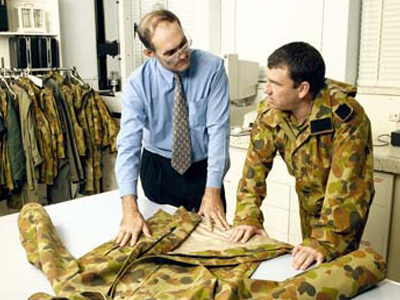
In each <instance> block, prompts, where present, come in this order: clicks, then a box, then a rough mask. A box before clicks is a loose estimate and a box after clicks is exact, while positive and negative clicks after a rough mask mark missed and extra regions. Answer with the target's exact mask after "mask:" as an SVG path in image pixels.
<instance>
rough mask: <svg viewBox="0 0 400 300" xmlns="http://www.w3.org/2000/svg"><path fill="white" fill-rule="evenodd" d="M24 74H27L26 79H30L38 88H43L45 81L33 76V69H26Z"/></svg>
mask: <svg viewBox="0 0 400 300" xmlns="http://www.w3.org/2000/svg"><path fill="white" fill-rule="evenodd" d="M23 72H24V74H25V76H24V77H26V78H28V79H29V80H30V81H32V82H33V83H34V84H35V85H36V86H38V87H40V88H43V79H42V78H39V77H37V76H35V75H33V74H31V69H30V68H26V69H25V70H24V71H23Z"/></svg>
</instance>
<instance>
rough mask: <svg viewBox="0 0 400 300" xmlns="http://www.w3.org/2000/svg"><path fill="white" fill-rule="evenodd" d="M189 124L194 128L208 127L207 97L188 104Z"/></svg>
mask: <svg viewBox="0 0 400 300" xmlns="http://www.w3.org/2000/svg"><path fill="white" fill-rule="evenodd" d="M188 107H189V124H190V125H191V126H193V127H204V126H205V125H206V108H207V97H204V98H201V99H198V100H196V101H194V102H188Z"/></svg>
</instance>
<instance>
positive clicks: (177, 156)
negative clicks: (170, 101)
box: [171, 73, 191, 175]
mask: <svg viewBox="0 0 400 300" xmlns="http://www.w3.org/2000/svg"><path fill="white" fill-rule="evenodd" d="M173 126H174V127H173V137H172V159H171V166H172V168H174V169H175V170H176V171H177V172H178V173H179V174H181V175H183V174H184V173H185V172H186V170H187V169H189V167H190V153H191V145H190V129H189V112H188V108H187V105H186V102H185V99H184V95H183V91H182V84H181V79H180V77H179V75H178V74H177V73H175V99H174V125H173Z"/></svg>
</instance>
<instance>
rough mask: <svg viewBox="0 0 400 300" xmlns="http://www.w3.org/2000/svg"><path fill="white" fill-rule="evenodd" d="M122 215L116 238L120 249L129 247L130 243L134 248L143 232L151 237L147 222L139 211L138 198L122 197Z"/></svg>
mask: <svg viewBox="0 0 400 300" xmlns="http://www.w3.org/2000/svg"><path fill="white" fill-rule="evenodd" d="M122 214H123V216H122V220H121V225H120V227H119V231H118V235H117V238H116V243H117V244H119V246H120V247H123V246H125V245H127V244H128V243H129V242H130V246H131V247H133V246H134V245H135V244H136V242H137V240H138V239H139V236H140V234H141V233H142V232H143V233H144V234H145V235H146V236H147V237H151V233H150V230H149V228H148V227H147V224H146V221H145V220H144V218H143V216H142V214H141V213H140V212H139V210H138V207H137V203H136V196H133V195H129V196H125V197H122Z"/></svg>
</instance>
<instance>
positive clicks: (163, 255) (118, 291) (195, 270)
mask: <svg viewBox="0 0 400 300" xmlns="http://www.w3.org/2000/svg"><path fill="white" fill-rule="evenodd" d="M199 222H200V218H199V216H198V215H197V214H196V213H190V212H187V211H185V209H183V208H180V209H178V210H177V212H176V213H175V214H174V215H173V216H171V215H169V214H167V213H165V212H163V211H159V212H158V213H156V214H155V215H154V216H153V217H151V218H150V219H149V220H148V222H147V223H148V226H149V228H150V229H151V231H152V237H150V238H148V237H145V236H143V235H142V236H141V237H140V239H139V241H138V242H137V244H136V245H135V246H134V247H129V246H126V247H119V246H118V245H117V244H115V242H114V241H110V242H108V243H105V244H103V245H101V246H99V247H97V248H96V249H94V250H93V251H91V252H89V253H88V254H86V255H84V256H83V257H82V258H80V259H75V258H74V257H72V256H71V255H70V254H69V253H68V251H67V249H66V248H65V247H64V246H63V244H62V242H61V240H60V239H59V237H58V235H57V233H56V231H55V228H54V226H53V224H52V223H51V220H50V218H49V216H48V215H47V213H46V211H45V210H44V209H43V207H41V206H40V205H39V204H36V203H30V204H27V205H25V206H24V208H23V209H22V211H21V213H20V215H19V219H18V225H19V229H20V237H21V241H22V245H23V246H24V248H25V250H26V251H27V256H28V260H29V261H30V262H31V263H32V264H34V265H35V266H36V267H38V268H40V269H41V270H42V271H43V272H44V273H45V275H46V276H47V278H48V280H49V281H50V283H51V285H52V287H53V289H54V291H55V293H56V295H57V296H56V297H53V296H51V295H48V294H44V293H38V294H35V295H33V296H31V297H30V298H29V300H50V299H52V300H57V299H59V300H61V299H63V300H110V299H118V300H122V299H125V300H143V299H160V300H175V299H196V300H206V299H207V300H209V299H216V300H223V299H230V300H239V299H259V300H261V299H293V300H295V299H349V298H351V297H353V296H355V295H357V294H358V293H360V292H362V291H364V290H366V289H368V288H370V287H371V286H373V285H374V284H376V283H377V282H379V281H380V280H382V279H383V278H384V271H385V264H384V262H383V258H382V257H381V256H379V255H378V254H376V253H374V252H373V251H372V250H366V251H356V252H353V253H351V254H348V255H346V256H343V257H341V258H340V259H338V260H337V261H334V262H331V263H326V264H323V265H321V266H319V267H317V268H314V269H312V270H310V271H307V272H305V273H302V274H300V275H297V276H296V277H294V278H289V279H287V280H285V281H283V282H277V281H267V280H251V279H248V278H249V276H250V275H251V274H252V273H253V271H254V270H255V268H256V267H257V266H258V264H259V263H260V261H262V260H267V259H271V258H274V257H277V256H279V255H281V254H284V253H288V251H289V250H290V249H291V246H290V245H287V244H285V243H280V242H277V241H274V242H273V243H271V240H270V239H268V240H269V244H265V243H264V244H263V243H261V244H260V243H259V242H258V243H254V244H251V245H250V244H246V245H243V246H242V245H240V246H239V247H238V246H236V247H233V248H230V247H227V248H225V249H222V250H217V249H213V250H210V251H205V250H197V252H190V253H187V252H186V251H185V250H184V249H182V245H183V243H184V242H187V240H189V239H190V238H191V237H192V233H194V232H195V230H197V228H198V227H199V226H198V224H199ZM200 234H201V233H200ZM260 241H261V242H262V239H260ZM222 246H224V245H222ZM199 247H200V248H203V249H204V245H199ZM189 248H190V247H189ZM196 249H197V248H196ZM173 250H174V251H173ZM191 251H192V250H191Z"/></svg>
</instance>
